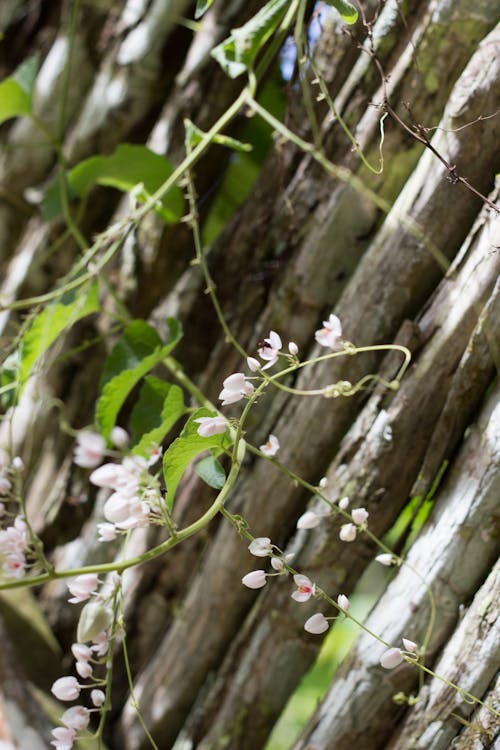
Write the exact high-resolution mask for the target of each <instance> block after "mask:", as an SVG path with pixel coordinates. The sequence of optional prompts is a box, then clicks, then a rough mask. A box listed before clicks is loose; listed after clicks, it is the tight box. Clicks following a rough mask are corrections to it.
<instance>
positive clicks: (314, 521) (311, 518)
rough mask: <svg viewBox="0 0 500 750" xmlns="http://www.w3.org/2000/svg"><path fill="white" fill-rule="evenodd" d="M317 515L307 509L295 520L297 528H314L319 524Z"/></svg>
mask: <svg viewBox="0 0 500 750" xmlns="http://www.w3.org/2000/svg"><path fill="white" fill-rule="evenodd" d="M319 521H320V519H319V516H317V515H316V513H314V512H313V511H312V510H308V511H306V512H305V513H303V514H302V515H301V517H300V518H299V520H298V521H297V528H298V529H314V527H315V526H318V525H319Z"/></svg>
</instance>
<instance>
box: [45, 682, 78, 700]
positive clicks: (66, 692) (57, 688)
mask: <svg viewBox="0 0 500 750" xmlns="http://www.w3.org/2000/svg"><path fill="white" fill-rule="evenodd" d="M50 690H51V692H52V693H53V694H54V695H55V696H56V698H57V699H58V700H60V701H74V700H76V699H77V698H78V696H79V695H80V690H81V685H79V684H78V680H77V679H76V677H59V679H58V680H56V681H55V682H54V684H53V685H52V687H51V688H50Z"/></svg>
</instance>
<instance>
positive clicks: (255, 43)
mask: <svg viewBox="0 0 500 750" xmlns="http://www.w3.org/2000/svg"><path fill="white" fill-rule="evenodd" d="M289 4H290V0H269V2H268V3H266V5H265V6H264V7H263V8H261V10H259V12H258V13H256V14H255V16H253V18H251V19H250V20H249V21H247V23H246V24H244V26H240V27H239V28H238V29H232V30H231V36H229V37H228V38H227V39H225V40H224V41H223V42H221V44H219V45H218V46H217V47H215V48H214V49H213V50H212V52H211V53H210V54H211V55H212V57H214V58H215V59H216V60H217V62H218V63H219V65H220V66H221V67H222V69H223V70H224V71H225V72H226V73H227V75H228V76H229V77H230V78H237V77H238V76H240V75H242V74H243V73H245V72H246V71H247V70H249V69H251V68H252V66H253V63H254V61H255V58H256V57H257V55H258V53H259V51H260V50H261V49H262V47H263V46H264V44H265V43H266V42H267V40H268V39H269V37H270V36H271V35H272V34H273V32H274V31H275V29H276V28H277V26H278V24H279V23H280V21H281V20H282V18H283V15H284V13H285V10H286V8H287V7H288V5H289Z"/></svg>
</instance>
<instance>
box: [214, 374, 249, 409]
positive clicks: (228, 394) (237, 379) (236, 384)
mask: <svg viewBox="0 0 500 750" xmlns="http://www.w3.org/2000/svg"><path fill="white" fill-rule="evenodd" d="M222 385H223V389H222V391H221V392H220V393H219V399H220V400H221V401H222V406H228V405H229V404H235V403H236V402H237V401H239V400H240V399H242V398H243V396H251V395H252V393H253V390H254V389H253V385H252V384H251V383H250V382H249V381H248V380H247V379H246V377H245V375H244V373H242V372H235V373H233V374H232V375H229V377H227V378H226V379H225V380H224V382H223V383H222Z"/></svg>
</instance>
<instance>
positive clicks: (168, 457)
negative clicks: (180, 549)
mask: <svg viewBox="0 0 500 750" xmlns="http://www.w3.org/2000/svg"><path fill="white" fill-rule="evenodd" d="M215 416H216V412H212V411H210V410H209V409H205V408H201V409H197V410H196V411H195V412H194V413H193V414H192V415H191V416H190V418H189V419H188V421H187V422H186V424H185V426H184V429H183V430H182V432H181V434H180V435H179V437H178V438H177V439H176V440H174V441H173V443H171V444H170V446H169V447H168V449H167V450H166V451H165V454H164V456H163V475H164V477H165V485H166V488H167V492H166V495H165V502H166V504H167V507H168V508H169V510H172V506H173V504H174V497H175V491H176V490H177V486H178V484H179V482H180V480H181V478H182V475H183V474H184V472H185V470H186V469H187V467H188V465H189V464H190V463H191V461H192V460H193V459H194V458H196V456H199V455H200V453H203V451H206V450H210V449H211V448H218V449H219V450H221V449H222V447H223V446H225V445H227V443H228V438H227V435H226V434H225V433H223V434H222V435H221V434H219V435H212V436H211V437H201V435H198V427H199V424H197V423H196V422H195V420H196V419H198V418H199V417H215Z"/></svg>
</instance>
